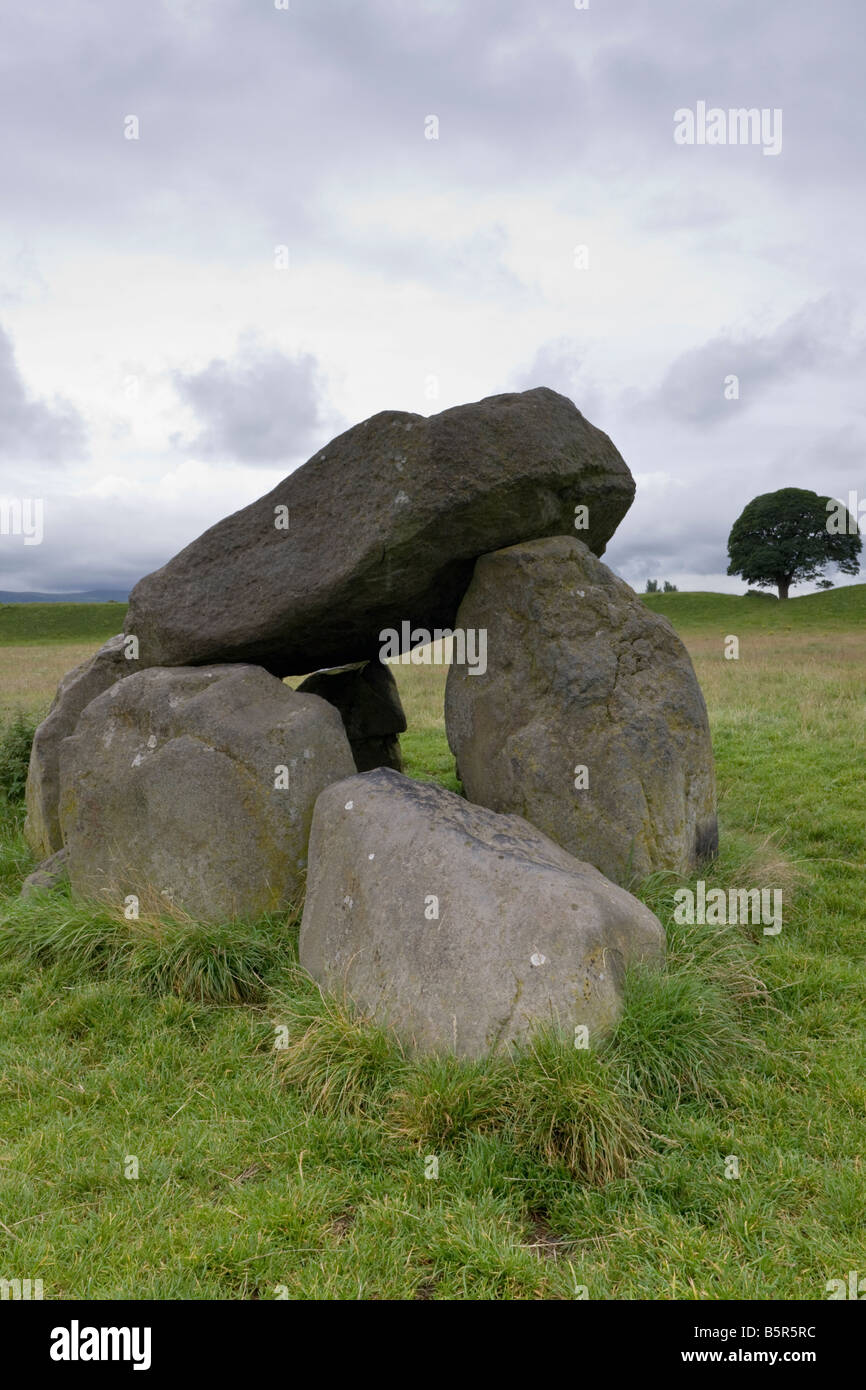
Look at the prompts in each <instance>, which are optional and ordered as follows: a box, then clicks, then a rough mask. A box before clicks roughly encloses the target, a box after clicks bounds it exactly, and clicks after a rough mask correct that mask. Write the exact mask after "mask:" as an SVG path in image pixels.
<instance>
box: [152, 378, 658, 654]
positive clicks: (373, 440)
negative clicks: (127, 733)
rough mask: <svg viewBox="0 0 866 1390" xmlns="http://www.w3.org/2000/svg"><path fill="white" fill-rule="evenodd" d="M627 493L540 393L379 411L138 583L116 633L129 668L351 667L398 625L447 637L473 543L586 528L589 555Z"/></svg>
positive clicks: (568, 408)
mask: <svg viewBox="0 0 866 1390" xmlns="http://www.w3.org/2000/svg"><path fill="white" fill-rule="evenodd" d="M286 447H287V452H288V451H289V449H290V441H288V440H287V441H286ZM633 497H634V480H633V478H632V476H631V473H630V472H629V470H628V468H627V467H626V465H625V463H624V462H623V460H622V458H621V457H620V455H619V453H618V452H617V450H616V449H615V447H614V445H613V444H612V443H611V441H610V439H608V437H607V435H606V434H603V433H602V431H601V430H598V429H596V428H595V427H594V426H593V425H591V424H590V423H589V421H588V420H586V419H584V417H583V415H581V413H580V411H579V410H578V409H577V407H576V406H575V405H573V404H572V402H571V401H570V400H568V399H566V397H565V396H561V395H558V394H557V392H555V391H551V390H548V389H547V388H546V387H539V388H538V389H536V390H532V391H524V392H522V393H512V394H507V395H500V396H489V397H487V399H485V400H482V401H478V402H476V403H474V404H471V405H461V406H456V407H454V408H453V409H450V410H444V411H442V412H441V413H440V414H438V415H432V416H430V417H424V416H422V415H414V414H408V413H407V412H405V411H400V410H386V411H382V412H381V413H380V414H378V415H374V416H373V417H372V418H371V419H369V420H365V421H364V422H363V423H362V424H359V425H356V426H354V427H353V428H352V429H350V430H347V431H346V433H345V434H341V435H340V436H339V437H338V438H337V439H334V440H332V442H331V443H330V444H328V445H327V446H326V447H325V448H324V449H322V450H321V452H320V453H318V454H316V455H315V456H314V457H313V458H312V459H310V460H309V461H308V462H307V463H306V464H304V465H303V467H301V468H298V469H296V470H295V472H293V473H291V474H290V475H289V476H288V477H287V478H286V479H285V480H284V481H283V482H281V483H279V484H278V485H277V487H275V488H274V490H273V491H272V492H269V493H268V494H267V496H265V497H262V498H260V499H259V500H258V501H257V502H253V503H252V504H251V505H250V506H248V507H245V508H244V509H243V510H242V511H239V512H236V513H235V514H234V515H233V516H229V517H227V518H225V519H224V520H223V521H220V522H218V523H217V525H215V526H212V527H211V528H210V529H209V530H208V531H205V532H204V534H203V535H201V536H200V537H199V538H198V539H197V540H195V541H193V542H192V543H191V544H190V545H188V546H187V547H186V549H184V550H182V551H181V552H180V553H179V554H178V555H176V556H175V557H174V559H173V560H170V561H169V563H168V564H167V565H165V566H164V567H163V568H162V569H160V570H157V571H155V573H153V574H150V575H147V576H146V577H145V578H144V579H142V580H141V581H140V582H139V583H138V584H137V585H136V587H135V588H134V589H133V591H132V594H131V597H130V606H129V611H128V614H127V624H126V631H127V632H129V633H132V634H134V635H135V636H137V637H138V639H139V641H140V644H141V660H142V663H143V665H145V666H158V665H162V666H174V665H187V664H189V665H198V664H201V663H205V662H209V661H252V662H256V663H258V664H259V665H261V666H264V667H266V668H267V669H268V670H270V671H272V672H273V673H274V674H276V675H279V676H288V675H300V674H303V673H304V672H308V671H315V670H318V669H320V668H324V667H328V666H338V665H343V664H345V663H347V662H355V661H365V660H367V659H369V658H370V657H372V656H374V655H377V654H378V653H379V652H380V651H381V649H382V647H383V645H385V644H386V643H387V641H388V639H387V638H385V639H383V638H381V637H380V634H381V633H382V632H385V631H388V632H392V631H393V632H396V633H398V634H402V632H403V624H404V623H407V624H409V625H411V626H412V630H413V631H418V630H420V631H421V632H424V631H428V632H434V631H435V630H436V629H446V628H448V627H450V626H451V625H452V623H453V620H454V616H455V613H456V610H457V606H458V604H459V602H460V599H461V597H462V595H463V592H464V590H465V588H466V585H467V584H468V582H469V579H470V576H471V574H472V566H473V564H474V562H475V560H476V558H477V557H478V556H479V555H481V554H483V553H484V552H485V551H489V550H496V549H498V548H499V547H501V546H506V545H510V544H512V543H513V542H515V541H521V540H526V539H528V538H531V537H534V536H551V535H557V534H573V533H574V529H575V525H576V523H577V522H578V521H579V522H580V523H581V524H582V523H583V521H587V526H586V529H585V530H584V531H582V532H581V534H582V535H584V537H585V539H586V540H587V542H588V544H589V545H590V546H591V547H592V549H593V550H595V551H596V552H597V553H599V554H601V553H602V552H603V550H604V547H605V544H606V542H607V541H608V540H609V539H610V537H611V536H612V535H613V532H614V531H615V529H616V527H617V525H618V523H619V522H620V521H621V520H622V518H623V516H624V515H625V513H626V511H627V510H628V508H629V506H630V505H631V502H632V499H633ZM578 507H586V508H587V516H586V517H585V516H584V515H583V513H580V515H579V517H577V518H576V509H577V508H578ZM424 640H425V639H424V638H423V637H417V638H411V639H410V641H409V642H408V643H402V642H401V648H400V649H401V650H405V649H406V646H407V645H408V646H415V645H421V644H423V641H424ZM394 654H396V653H394Z"/></svg>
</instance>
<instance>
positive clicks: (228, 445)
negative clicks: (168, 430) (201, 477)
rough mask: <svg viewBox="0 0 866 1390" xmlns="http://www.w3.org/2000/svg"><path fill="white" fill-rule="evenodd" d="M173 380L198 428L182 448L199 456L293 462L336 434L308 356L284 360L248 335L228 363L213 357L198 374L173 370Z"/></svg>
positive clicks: (315, 366) (317, 374)
mask: <svg viewBox="0 0 866 1390" xmlns="http://www.w3.org/2000/svg"><path fill="white" fill-rule="evenodd" d="M173 379H174V383H175V385H176V387H177V390H178V392H179V394H180V396H181V397H182V399H183V400H184V402H185V403H186V404H187V405H188V406H190V407H191V409H192V410H193V411H194V412H195V414H196V415H197V416H198V418H199V420H200V421H201V424H202V429H201V432H200V433H199V434H198V435H196V437H195V438H194V439H192V440H190V441H187V442H186V444H185V447H186V448H187V450H188V451H189V452H190V453H193V454H195V455H196V456H197V457H199V458H206V459H216V460H226V459H228V460H233V461H235V462H239V463H256V464H257V463H262V462H268V463H286V462H296V463H297V462H300V461H302V460H304V459H306V458H307V457H308V456H309V455H310V454H311V453H312V452H313V451H314V449H316V448H318V447H319V446H320V445H321V444H322V443H323V442H325V441H326V440H327V439H328V438H330V437H331V436H332V435H333V434H334V433H335V425H336V421H335V418H334V416H333V415H332V414H331V413H330V412H329V410H328V408H327V406H326V404H325V388H324V385H323V383H322V380H321V376H320V371H319V367H318V363H317V361H316V359H315V357H313V356H312V355H311V354H309V353H301V354H300V355H298V356H297V357H288V356H286V354H285V353H283V352H280V351H279V350H277V349H276V348H269V347H266V346H263V345H262V344H260V343H258V342H257V341H256V340H255V339H254V338H249V337H248V338H245V339H243V340H242V342H241V344H240V346H239V350H238V353H237V355H236V356H235V357H234V358H233V359H232V360H230V361H226V360H225V359H223V358H214V359H213V360H212V361H211V362H209V363H208V365H207V366H206V367H204V368H202V370H201V371H198V372H189V373H184V372H179V371H178V372H175V373H174V376H173ZM172 442H173V443H180V442H182V441H180V440H178V439H173V441H172Z"/></svg>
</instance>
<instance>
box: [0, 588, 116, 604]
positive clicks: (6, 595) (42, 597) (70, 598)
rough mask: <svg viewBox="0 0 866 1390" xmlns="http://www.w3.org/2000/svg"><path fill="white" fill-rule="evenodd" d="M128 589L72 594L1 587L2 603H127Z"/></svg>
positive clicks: (0, 601)
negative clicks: (42, 592)
mask: <svg viewBox="0 0 866 1390" xmlns="http://www.w3.org/2000/svg"><path fill="white" fill-rule="evenodd" d="M128 598H129V591H128V590H127V589H87V590H81V591H80V592H78V591H76V592H73V593H71V594H37V593H29V592H25V593H16V592H15V590H14V589H0V603H126V602H127V600H128Z"/></svg>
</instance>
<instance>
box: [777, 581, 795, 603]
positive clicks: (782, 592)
mask: <svg viewBox="0 0 866 1390" xmlns="http://www.w3.org/2000/svg"><path fill="white" fill-rule="evenodd" d="M776 583H777V584H778V586H779V598H787V597H788V589H789V588H790V586H791V581H790V579H787V578H785V579H777V580H776Z"/></svg>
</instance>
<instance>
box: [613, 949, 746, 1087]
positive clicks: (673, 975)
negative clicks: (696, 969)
mask: <svg viewBox="0 0 866 1390" xmlns="http://www.w3.org/2000/svg"><path fill="white" fill-rule="evenodd" d="M745 1041H746V1040H745V1037H744V1035H743V1033H742V1031H741V1029H740V1027H739V1025H738V1023H737V1020H736V1018H735V1016H734V1014H733V1010H732V1008H731V1002H730V999H729V997H728V996H726V995H725V994H724V992H723V991H722V989H721V988H720V987H719V986H718V985H717V984H715V983H714V982H713V981H711V980H707V979H706V978H705V977H702V976H700V975H693V974H689V973H688V972H686V971H684V970H682V969H677V968H676V966H674V967H673V968H672V969H670V970H668V971H660V970H659V971H656V970H654V971H649V970H635V971H633V972H631V973H630V974H629V976H628V978H627V981H626V993H625V1006H624V1009H623V1014H622V1017H621V1019H620V1021H619V1024H618V1025H617V1029H616V1033H615V1035H614V1038H613V1039H612V1041H611V1044H610V1052H611V1055H612V1056H615V1057H616V1060H617V1062H618V1063H619V1064H620V1065H621V1066H622V1067H623V1068H624V1069H625V1074H626V1078H627V1084H628V1087H629V1089H630V1090H631V1091H633V1092H635V1093H636V1094H639V1095H646V1096H651V1097H652V1098H653V1100H654V1101H655V1102H661V1103H663V1104H664V1103H671V1102H675V1103H679V1102H680V1101H682V1100H684V1099H689V1100H694V1099H701V1098H704V1097H719V1096H721V1095H722V1094H723V1089H724V1080H725V1077H726V1075H727V1073H728V1071H729V1069H730V1067H731V1066H732V1065H733V1064H734V1063H735V1062H736V1060H737V1056H738V1053H739V1052H740V1051H741V1050H742V1049H743V1047H744V1045H745Z"/></svg>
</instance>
